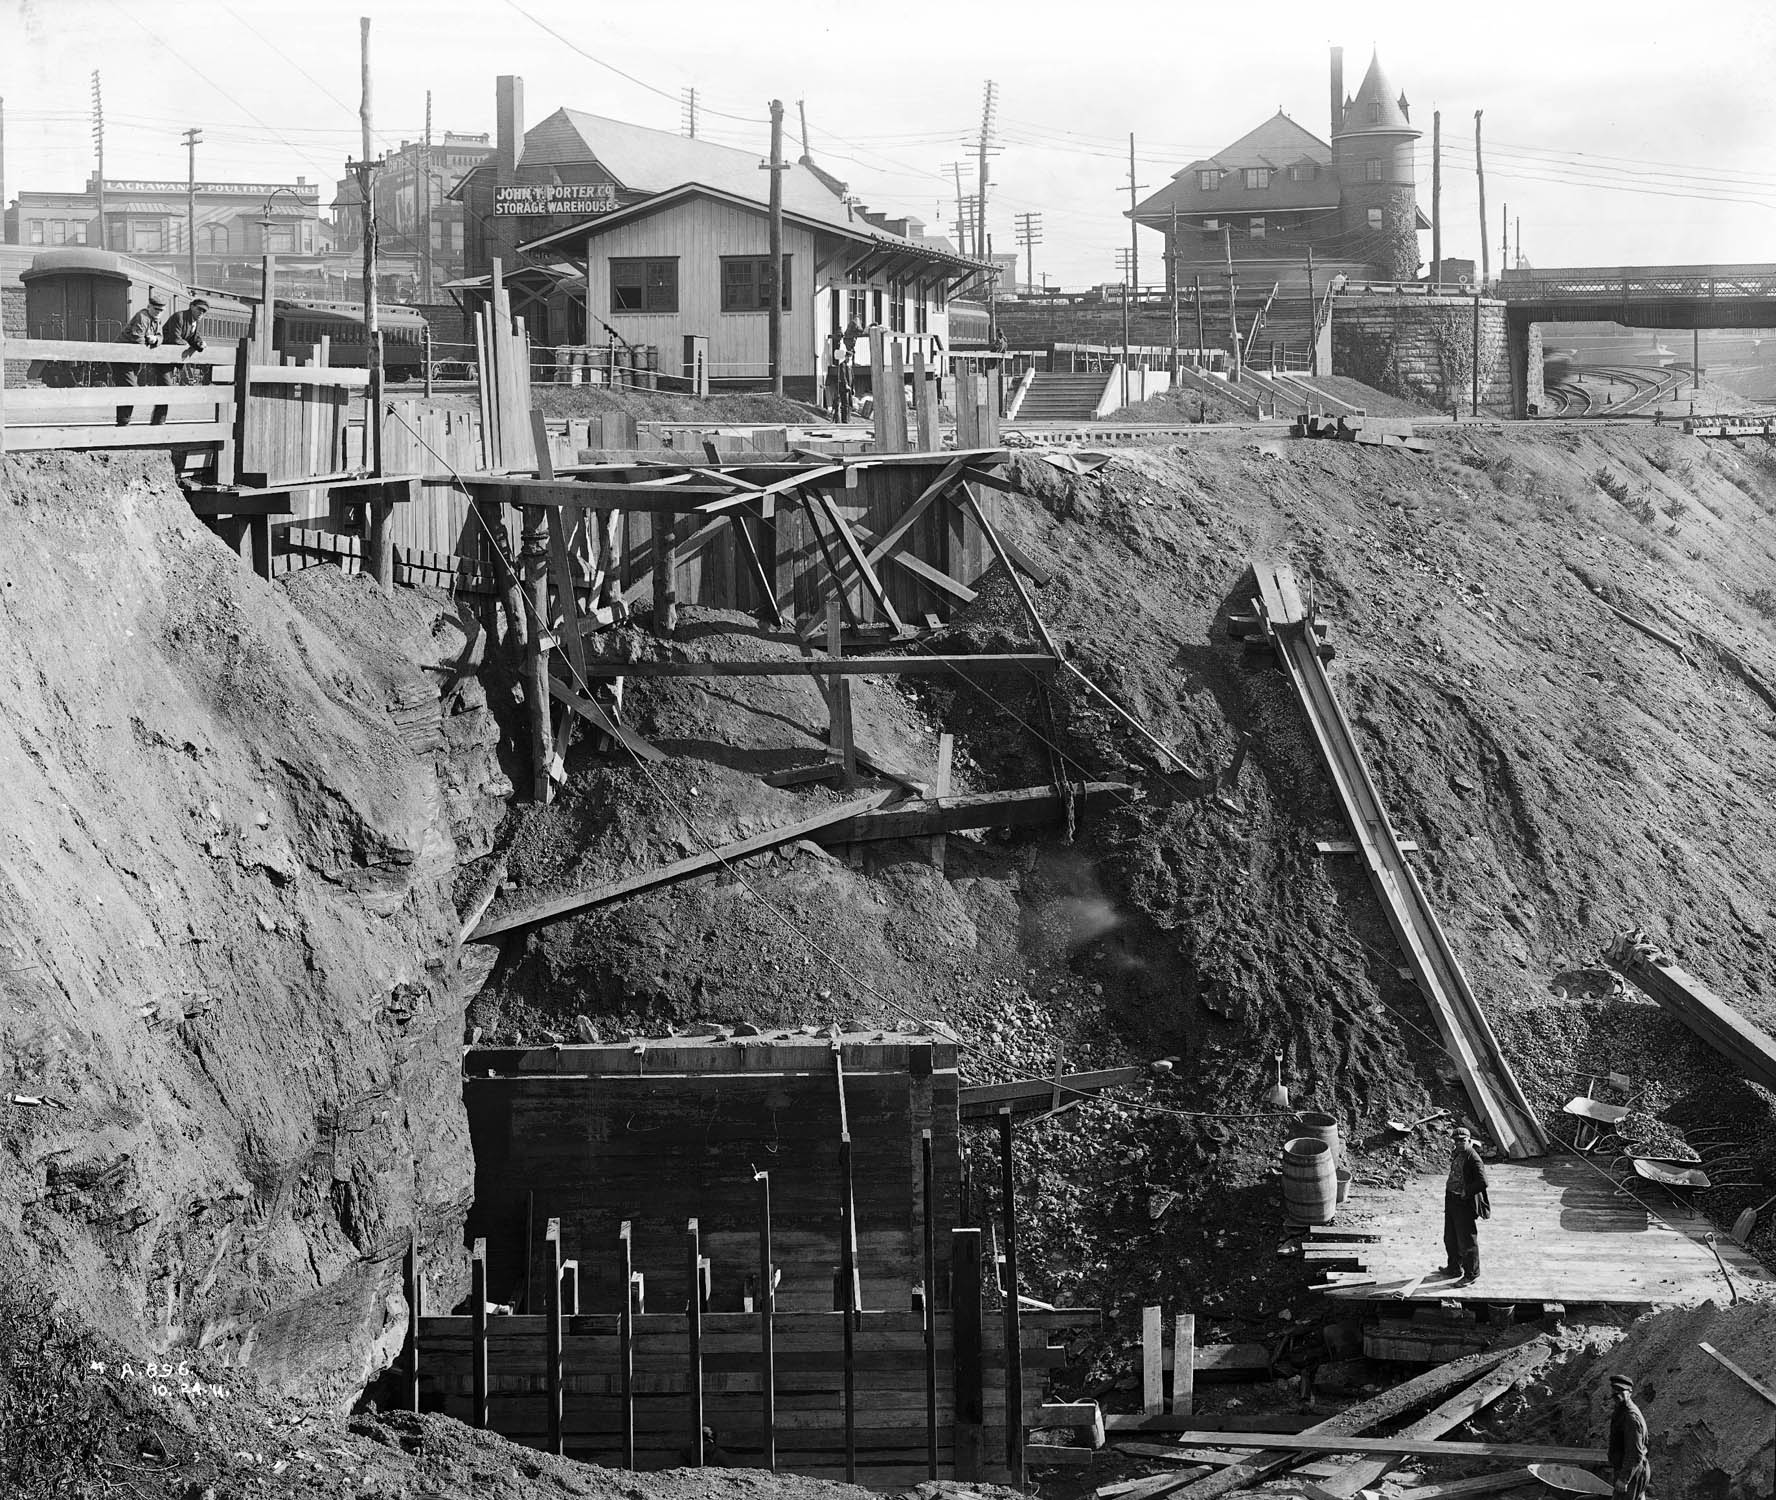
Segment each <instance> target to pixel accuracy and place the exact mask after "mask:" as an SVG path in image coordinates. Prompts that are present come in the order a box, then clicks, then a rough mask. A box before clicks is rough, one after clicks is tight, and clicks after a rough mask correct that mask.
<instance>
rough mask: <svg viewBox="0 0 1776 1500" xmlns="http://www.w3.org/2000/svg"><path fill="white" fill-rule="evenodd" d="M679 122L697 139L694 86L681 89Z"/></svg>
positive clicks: (685, 131)
mask: <svg viewBox="0 0 1776 1500" xmlns="http://www.w3.org/2000/svg"><path fill="white" fill-rule="evenodd" d="M678 123H679V124H680V125H681V126H682V127H683V128H684V133H685V134H686V135H688V136H689V137H690V138H691V139H692V140H693V141H694V140H696V139H697V91H696V89H694V88H687V89H681V90H680V91H679V108H678ZM805 133H806V127H805V126H804V134H805ZM804 149H805V148H804Z"/></svg>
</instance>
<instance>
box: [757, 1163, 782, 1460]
mask: <svg viewBox="0 0 1776 1500" xmlns="http://www.w3.org/2000/svg"><path fill="white" fill-rule="evenodd" d="M752 1175H753V1177H754V1179H755V1180H756V1181H757V1182H758V1185H759V1270H758V1276H759V1296H758V1310H759V1393H760V1396H761V1398H762V1409H761V1410H760V1412H759V1419H760V1426H761V1430H762V1432H763V1436H764V1442H765V1467H766V1468H767V1469H769V1470H770V1471H771V1472H772V1473H773V1474H775V1473H776V1472H777V1350H776V1344H775V1340H776V1330H775V1328H774V1326H773V1325H774V1323H775V1321H776V1315H777V1269H776V1265H775V1264H774V1262H773V1260H772V1256H771V1174H770V1173H769V1172H758V1171H755V1172H754V1173H753V1174H752Z"/></svg>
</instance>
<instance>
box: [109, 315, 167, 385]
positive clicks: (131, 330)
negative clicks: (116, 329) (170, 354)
mask: <svg viewBox="0 0 1776 1500" xmlns="http://www.w3.org/2000/svg"><path fill="white" fill-rule="evenodd" d="M165 312H166V301H165V299H164V298H163V297H162V296H161V295H160V293H159V292H150V293H149V294H148V305H147V306H146V307H144V308H143V309H142V310H141V311H140V312H139V313H137V314H136V315H135V317H133V318H131V319H130V320H129V322H127V323H125V324H124V325H123V337H122V339H121V340H120V342H121V343H125V344H141V345H142V346H143V347H144V348H148V349H158V348H159V347H160V320H161V317H162V315H163V314H164V313H165ZM148 368H149V367H148V366H146V365H119V366H118V367H117V371H118V384H120V385H142V384H144V383H145V382H144V381H143V379H142V372H143V371H144V370H145V369H148Z"/></svg>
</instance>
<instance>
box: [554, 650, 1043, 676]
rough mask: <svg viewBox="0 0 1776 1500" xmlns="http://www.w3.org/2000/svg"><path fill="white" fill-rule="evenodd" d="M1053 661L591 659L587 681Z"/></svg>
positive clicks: (1038, 656) (994, 657) (1001, 667)
mask: <svg viewBox="0 0 1776 1500" xmlns="http://www.w3.org/2000/svg"><path fill="white" fill-rule="evenodd" d="M1054 668H1055V658H1054V657H1052V656H1049V655H1048V654H1047V653H1046V652H1041V651H1000V652H984V653H982V654H980V655H978V656H844V657H833V656H815V657H807V658H793V657H786V658H784V659H782V660H780V661H591V662H587V663H586V675H587V676H588V677H870V676H905V675H907V674H909V673H918V672H948V671H958V672H968V671H976V672H1004V671H1013V670H1017V669H1022V670H1025V671H1030V672H1050V671H1053V670H1054Z"/></svg>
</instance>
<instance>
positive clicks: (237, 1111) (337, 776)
mask: <svg viewBox="0 0 1776 1500" xmlns="http://www.w3.org/2000/svg"><path fill="white" fill-rule="evenodd" d="M163 467H164V460H162V461H160V462H154V463H151V461H150V460H147V459H141V460H138V459H116V460H107V459H105V458H87V457H80V456H72V455H70V456H55V457H43V458H15V459H11V460H7V461H5V462H4V465H3V466H0V631H3V633H4V637H5V640H6V642H7V649H6V651H5V653H4V654H3V655H0V782H3V783H4V785H5V787H6V801H7V811H6V817H5V819H4V823H3V826H0V970H4V972H3V973H0V1099H4V1098H6V1097H8V1096H12V1095H15V1094H17V1095H23V1096H28V1097H32V1098H39V1097H47V1098H48V1099H50V1100H52V1101H54V1102H53V1103H49V1104H44V1105H42V1106H36V1107H32V1106H28V1105H19V1104H16V1103H15V1104H11V1105H8V1104H5V1103H0V1181H3V1182H4V1189H3V1191H0V1266H3V1267H4V1274H6V1275H7V1276H9V1277H18V1276H23V1277H24V1278H25V1283H26V1284H27V1285H29V1286H31V1287H33V1288H34V1289H35V1295H36V1296H39V1297H41V1298H44V1299H48V1298H55V1299H57V1300H59V1301H61V1302H62V1303H64V1304H65V1305H67V1306H69V1307H72V1308H76V1309H80V1310H81V1311H82V1312H83V1313H84V1314H85V1315H86V1316H87V1317H89V1318H90V1319H91V1320H92V1321H93V1323H94V1324H95V1325H96V1326H97V1327H98V1328H99V1329H100V1330H102V1331H103V1332H104V1333H105V1334H107V1335H109V1336H110V1337H112V1338H114V1339H116V1340H117V1341H118V1343H119V1344H120V1345H121V1346H122V1347H123V1348H125V1349H128V1350H131V1351H134V1352H135V1353H136V1354H137V1355H138V1356H140V1355H141V1354H142V1353H155V1354H157V1355H170V1354H175V1352H176V1354H177V1356H178V1357H184V1356H185V1355H187V1354H195V1353H197V1352H199V1351H201V1357H202V1358H204V1359H206V1360H209V1361H211V1362H213V1363H215V1364H218V1365H224V1366H226V1365H228V1364H231V1363H232V1364H236V1365H240V1366H245V1367H248V1368H250V1369H251V1370H252V1371H253V1373H254V1375H255V1376H256V1377H257V1378H258V1379H260V1380H263V1381H265V1382H266V1383H267V1384H268V1385H269V1386H271V1387H273V1388H276V1387H277V1386H279V1385H280V1384H282V1385H288V1386H289V1387H290V1388H300V1389H302V1390H303V1391H304V1392H305V1393H306V1394H307V1395H309V1396H316V1395H319V1396H321V1397H322V1398H332V1399H336V1400H348V1399H349V1398H350V1397H351V1396H353V1395H355V1393H356V1391H357V1389H358V1388H359V1386H360V1384H361V1382H362V1380H363V1379H364V1378H365V1377H366V1376H367V1374H369V1373H370V1372H372V1371H373V1370H374V1369H376V1368H378V1367H380V1365H381V1364H382V1363H384V1362H386V1360H387V1358H388V1355H389V1352H390V1350H391V1348H392V1347H394V1346H395V1345H396V1344H398V1341H399V1338H400V1336H401V1331H402V1327H403V1325H404V1321H405V1310H404V1307H403V1305H402V1303H401V1300H400V1297H399V1291H398V1288H399V1274H400V1262H399V1259H398V1257H399V1253H400V1251H401V1250H402V1249H403V1248H404V1246H405V1244H406V1242H407V1238H408V1234H409V1232H410V1230H411V1229H412V1228H413V1227H414V1226H415V1225H417V1226H418V1227H419V1230H420V1233H421V1236H422V1238H423V1239H424V1240H425V1241H427V1242H428V1243H430V1244H431V1245H432V1246H433V1247H434V1248H435V1249H437V1250H439V1251H441V1252H442V1253H441V1254H440V1255H439V1256H438V1258H437V1259H436V1261H435V1263H436V1264H438V1265H440V1266H441V1267H443V1268H446V1269H445V1274H446V1278H447V1279H448V1269H447V1268H448V1265H449V1262H448V1260H447V1259H446V1258H445V1256H447V1254H448V1253H449V1252H451V1251H454V1250H456V1249H457V1248H459V1247H458V1245H457V1241H458V1239H459V1237H460V1235H459V1232H460V1225H461V1222H462V1213H463V1209H464V1207H465V1202H464V1200H465V1198H466V1196H467V1194H468V1191H469V1185H470V1181H471V1171H470V1162H469V1149H468V1140H467V1131H466V1129H465V1128H464V1124H463V1121H462V1113H461V1108H460V1102H459V1098H458V1085H457V1082H456V1077H457V1073H458V1071H459V1070H458V1065H457V1050H456V1049H457V1042H458V1038H459V1035H460V1027H461V1016H462V998H461V995H460V994H459V993H458V990H457V985H456V976H455V970H456V959H455V956H454V952H453V939H454V916H453V912H452V909H451V907H450V905H449V901H448V897H449V890H450V885H449V882H450V877H451V875H452V872H453V867H454V864H455V859H456V846H455V841H454V834H453V828H452V823H451V819H450V817H449V816H448V808H447V803H446V797H447V795H448V796H449V797H451V798H453V799H454V800H455V802H457V803H458V804H461V805H465V806H466V805H467V804H468V803H472V802H474V801H476V800H477V799H478V798H481V797H482V796H483V794H484V792H485V791H488V790H491V791H492V792H494V793H495V794H497V793H499V792H500V791H502V790H503V784H502V783H499V782H498V779H497V773H495V772H492V770H491V765H490V763H487V764H485V765H484V771H485V772H486V773H487V774H484V775H482V776H481V777H480V778H479V780H480V783H481V785H480V786H478V787H476V788H473V789H471V788H467V787H464V786H459V785H456V784H455V781H454V780H453V779H452V778H451V777H443V778H441V777H440V775H439V773H438V769H437V767H438V764H439V761H440V758H441V756H440V752H442V751H443V750H444V748H445V737H444V735H443V733H442V730H441V727H440V723H439V707H438V677H439V673H433V674H431V675H430V676H428V675H427V674H426V673H425V672H424V671H423V670H422V666H423V665H425V664H431V663H441V662H447V661H448V659H449V658H450V657H451V656H453V655H455V654H456V653H458V652H459V651H460V650H461V649H462V647H463V646H464V644H465V636H464V635H463V633H462V632H461V631H460V630H458V629H456V628H455V627H454V626H453V625H452V624H451V623H450V618H451V617H450V616H449V615H448V614H446V613H444V612H442V611H441V610H440V607H439V605H438V604H437V603H436V602H435V601H427V600H425V599H422V598H420V597H418V596H413V595H409V596H406V597H403V598H400V599H397V600H394V601H385V600H383V599H381V598H380V597H379V596H377V595H376V593H375V591H374V589H373V588H372V586H371V585H370V584H369V583H368V581H367V580H355V579H346V578H343V577H342V576H341V575H339V574H338V573H337V572H333V571H330V570H329V571H327V572H320V571H317V572H315V573H313V574H309V575H305V576H304V577H302V578H300V579H296V580H292V581H291V582H290V583H288V584H280V585H275V586H274V585H270V584H265V583H261V582H259V581H258V580H256V579H254V578H253V577H252V576H251V575H250V574H249V573H248V572H246V571H245V570H244V569H243V568H242V567H241V565H240V562H239V560H238V559H237V558H235V557H233V556H231V555H230V554H228V553H227V552H226V551H225V550H224V549H223V548H221V547H220V546H219V545H218V544H217V543H216V541H215V539H214V538H213V537H211V536H210V534H209V533H208V532H207V531H205V530H204V529H203V528H202V527H201V526H200V525H199V524H198V523H196V522H195V521H194V520H193V518H192V517H191V515H190V513H189V511H188V509H187V508H186V506H185V504H184V502H183V501H182V500H181V499H179V498H178V496H177V495H176V493H174V492H173V491H172V490H171V487H170V485H169V484H167V483H166V482H165V480H164V479H163V478H162V477H161V475H162V470H163ZM448 670H449V669H448V667H447V666H442V665H441V666H440V672H445V671H448ZM428 704H429V706H428ZM397 714H399V715H400V716H401V718H400V719H399V720H398V719H397V717H396V715H397ZM472 717H473V716H472V715H471V718H472ZM481 717H482V718H483V719H484V718H485V716H484V715H482V716H481ZM428 720H429V722H428ZM468 722H470V720H469V719H465V720H464V723H468ZM488 733H489V734H490V733H491V729H490V727H489V729H488ZM483 737H484V738H485V736H483ZM467 740H468V741H469V742H470V743H468V744H466V745H465V746H464V747H463V748H464V752H465V753H464V756H463V759H462V764H463V765H464V766H465V767H467V766H471V765H472V763H473V762H474V759H475V756H476V754H477V753H479V755H480V758H481V760H482V761H483V762H484V763H485V762H487V754H486V747H485V746H484V745H483V746H481V747H480V748H479V751H478V752H477V749H476V747H475V745H474V744H473V743H472V742H473V740H474V736H473V735H472V734H471V735H469V736H467ZM470 779H471V780H474V779H475V778H474V777H473V776H472V775H471V778H470ZM490 779H491V780H492V781H493V782H494V784H493V785H492V786H491V787H489V786H487V785H486V783H487V781H489V780H490ZM470 823H472V820H470V822H469V823H465V825H464V826H465V830H467V831H469V832H470V835H471V837H472V836H473V832H472V828H470Z"/></svg>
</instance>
